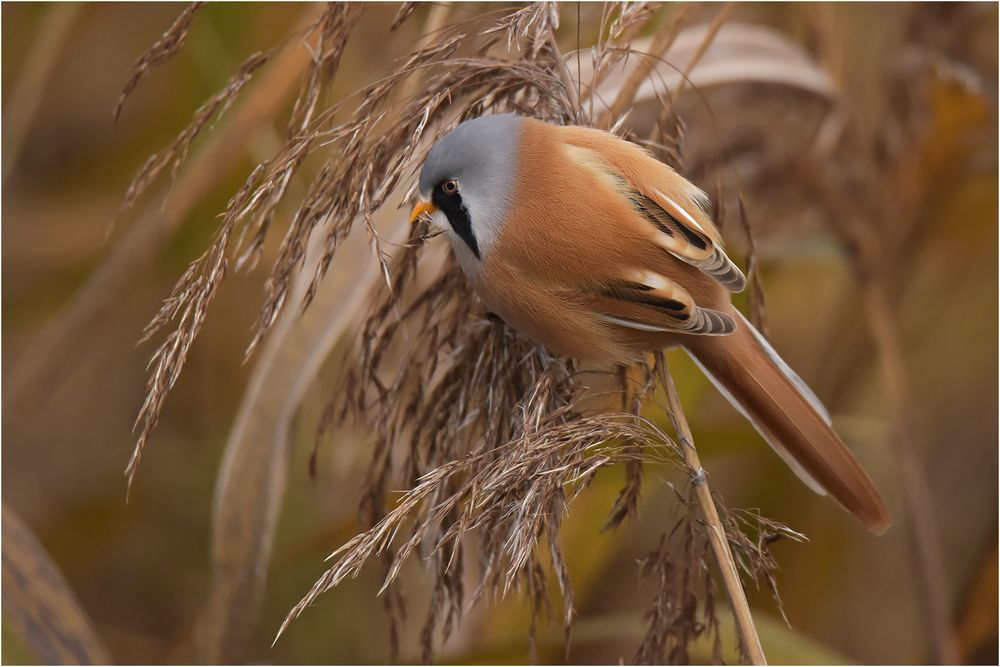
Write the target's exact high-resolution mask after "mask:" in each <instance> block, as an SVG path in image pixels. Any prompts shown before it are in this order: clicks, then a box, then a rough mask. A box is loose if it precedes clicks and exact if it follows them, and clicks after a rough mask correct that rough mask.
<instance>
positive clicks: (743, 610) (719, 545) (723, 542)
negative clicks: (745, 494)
mask: <svg viewBox="0 0 1000 667" xmlns="http://www.w3.org/2000/svg"><path fill="white" fill-rule="evenodd" d="M663 378H664V383H663V384H664V387H665V388H666V391H667V402H668V405H669V407H670V420H671V421H672V422H673V424H674V431H676V433H677V440H678V441H679V442H680V445H681V450H682V451H683V453H684V461H685V462H686V463H687V464H688V466H690V468H691V470H694V471H695V478H694V480H693V483H694V485H695V491H696V496H697V498H698V505H700V506H701V511H702V513H703V514H704V515H705V523H706V526H705V529H706V531H707V533H708V540H709V542H710V543H711V545H712V552H713V553H714V554H715V559H716V561H718V563H719V573H720V574H721V575H722V583H723V585H724V586H725V588H726V595H728V596H729V603H730V604H731V605H732V607H733V616H734V617H735V619H736V629H737V631H738V633H739V636H740V642H742V644H743V648H744V649H746V652H747V655H748V656H749V657H750V664H753V665H766V664H767V659H766V658H765V657H764V649H763V647H762V646H761V645H760V637H758V636H757V628H756V626H754V623H753V617H752V616H751V615H750V606H749V604H747V596H746V593H744V592H743V584H742V583H741V582H740V575H739V573H738V572H737V571H736V563H735V561H734V560H733V554H732V552H731V551H730V550H729V541H728V540H727V539H726V531H725V529H724V528H723V527H722V521H721V520H720V519H719V512H718V510H717V509H716V508H715V501H714V500H713V499H712V489H711V488H709V486H708V477H707V476H706V474H705V469H704V468H702V467H701V460H700V459H699V458H698V450H696V449H695V447H694V438H693V437H692V436H691V428H690V427H689V426H688V423H687V417H685V416H684V409H683V408H682V407H681V401H680V398H679V397H678V396H677V388H676V387H675V386H674V379H673V377H672V376H671V374H670V372H669V370H668V371H667V372H666V373H664V374H663Z"/></svg>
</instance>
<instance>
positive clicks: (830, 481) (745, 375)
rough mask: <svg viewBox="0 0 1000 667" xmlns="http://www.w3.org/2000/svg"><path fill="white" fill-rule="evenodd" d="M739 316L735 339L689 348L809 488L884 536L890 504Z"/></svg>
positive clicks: (815, 402)
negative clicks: (886, 505) (828, 497)
mask: <svg viewBox="0 0 1000 667" xmlns="http://www.w3.org/2000/svg"><path fill="white" fill-rule="evenodd" d="M738 319H739V326H738V328H737V330H736V331H735V332H734V333H733V334H731V335H729V336H712V337H700V336H695V337H692V340H691V342H690V343H689V344H688V346H687V349H688V351H689V352H690V353H691V355H692V356H693V357H694V359H695V361H696V362H697V363H698V365H699V366H700V367H701V368H702V370H704V371H705V374H706V375H708V377H709V378H710V379H711V380H712V382H713V383H714V384H715V385H716V387H718V388H719V390H720V391H721V393H722V394H723V395H724V396H725V397H726V398H727V399H728V400H729V401H730V402H731V403H732V404H733V405H734V406H735V407H736V408H737V409H738V410H739V411H740V412H741V413H743V414H744V415H745V416H746V417H747V418H748V419H749V420H750V422H751V423H753V425H754V427H755V428H756V429H757V430H758V431H759V432H760V434H761V435H762V436H763V437H764V439H765V440H767V442H768V444H770V445H771V447H772V448H773V449H774V450H775V451H776V452H777V453H778V454H779V455H780V456H781V457H782V458H783V459H784V460H785V462H786V463H787V464H788V466H789V467H790V468H791V469H792V470H793V471H794V472H795V473H796V474H797V475H798V476H799V478H800V479H802V481H803V482H805V483H806V485H807V486H809V487H810V488H811V489H813V490H814V491H816V492H818V493H821V494H829V495H830V496H832V497H833V498H834V500H836V501H837V502H838V503H839V504H840V505H842V506H843V507H844V508H845V509H846V510H847V511H849V512H851V513H852V514H854V515H855V516H856V517H857V518H858V519H860V520H861V521H862V522H863V523H864V524H865V526H867V527H868V529H869V530H871V531H872V532H873V533H876V534H882V533H884V532H885V531H886V529H887V528H888V527H889V525H890V524H891V523H892V519H891V517H890V516H889V512H888V510H887V509H886V507H885V503H884V502H883V500H882V497H881V496H880V495H879V492H878V490H877V489H876V488H875V485H874V484H872V481H871V479H870V478H869V477H868V475H867V474H866V473H865V471H864V470H863V469H862V468H861V465H860V464H859V463H858V461H857V459H856V458H854V455H853V454H852V453H851V451H850V450H849V449H848V448H847V446H846V445H845V444H844V443H843V442H842V441H841V440H840V438H839V437H838V436H837V434H836V433H835V432H834V431H833V429H832V428H831V426H830V418H829V415H828V414H827V412H826V409H825V408H824V407H823V406H822V404H821V403H820V402H819V399H817V398H816V396H815V394H813V392H812V391H811V390H810V389H809V388H808V387H807V386H806V385H805V383H804V382H802V380H801V379H800V378H799V377H798V375H796V374H795V373H794V372H793V371H792V370H791V369H790V368H789V367H788V365H787V364H786V363H785V362H784V361H783V360H782V359H781V358H780V357H779V356H778V355H777V353H776V352H775V351H774V349H773V348H772V347H771V346H770V345H769V344H768V343H767V341H766V340H765V339H764V338H763V336H761V335H760V334H759V333H758V332H757V330H756V329H754V328H753V325H751V324H750V323H749V322H748V321H747V320H746V319H745V318H743V317H742V316H739V317H738Z"/></svg>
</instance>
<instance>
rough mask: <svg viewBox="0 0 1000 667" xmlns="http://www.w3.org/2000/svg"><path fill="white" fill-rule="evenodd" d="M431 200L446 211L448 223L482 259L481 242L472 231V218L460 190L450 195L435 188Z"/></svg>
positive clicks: (477, 257) (473, 252) (478, 257)
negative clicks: (480, 252) (480, 254)
mask: <svg viewBox="0 0 1000 667" xmlns="http://www.w3.org/2000/svg"><path fill="white" fill-rule="evenodd" d="M431 201H432V202H433V203H434V205H435V206H437V207H438V208H439V209H440V210H442V211H444V215H445V217H447V218H448V224H449V225H451V228H452V229H454V230H455V233H456V234H458V236H459V238H461V239H462V241H464V242H465V245H467V246H469V250H471V251H472V254H473V255H475V256H476V259H482V257H480V256H479V242H478V241H476V235H475V234H473V233H472V220H471V219H470V218H469V211H468V209H467V208H465V205H464V204H463V203H462V195H461V194H459V193H458V192H456V193H454V194H451V195H449V194H446V193H444V192H442V191H441V190H440V189H439V188H435V189H434V192H433V193H432V194H431Z"/></svg>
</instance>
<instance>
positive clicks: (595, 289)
mask: <svg viewBox="0 0 1000 667" xmlns="http://www.w3.org/2000/svg"><path fill="white" fill-rule="evenodd" d="M578 298H579V299H580V300H581V301H583V305H584V306H585V307H586V308H587V309H589V310H591V311H593V312H596V313H598V314H599V316H600V318H601V319H603V320H604V321H605V322H608V323H609V324H615V325H618V326H623V327H625V328H628V329H633V330H636V331H647V332H663V333H686V334H702V335H716V336H718V335H726V334H730V333H732V332H733V331H734V330H735V329H736V323H735V322H734V321H733V318H732V317H730V316H729V315H728V314H726V313H723V312H720V311H718V310H713V309H711V308H706V307H703V306H699V305H698V304H697V303H696V302H695V299H694V297H693V296H692V295H691V293H690V292H688V291H687V290H685V289H684V288H683V287H681V286H680V285H679V284H677V283H676V282H674V281H673V280H670V279H669V278H667V277H666V276H663V275H661V274H658V273H653V272H650V271H636V272H634V273H633V274H632V275H629V276H626V277H625V278H619V277H617V276H615V277H611V278H598V279H597V280H595V283H594V284H593V286H590V287H588V289H586V290H585V291H583V292H582V293H581V294H580V295H579V296H578Z"/></svg>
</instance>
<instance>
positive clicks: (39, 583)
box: [2, 505, 111, 665]
mask: <svg viewBox="0 0 1000 667" xmlns="http://www.w3.org/2000/svg"><path fill="white" fill-rule="evenodd" d="M2 525H3V617H4V635H5V641H7V640H8V637H6V635H7V634H8V633H10V638H11V639H15V640H16V641H17V642H18V643H20V644H21V645H22V646H23V647H24V648H25V649H27V651H28V652H29V653H30V654H31V658H32V659H34V660H37V661H38V662H39V663H40V664H50V665H67V664H75V665H88V664H89V665H100V664H105V665H106V664H109V663H110V662H111V657H110V656H109V655H108V650H107V649H106V648H105V647H104V644H103V643H102V642H101V639H100V637H98V636H97V634H96V633H95V632H94V627H93V623H92V622H91V620H90V618H89V617H88V615H87V613H86V611H85V610H84V609H83V607H82V606H81V605H80V601H79V600H78V599H77V597H76V595H75V594H74V593H73V591H72V589H71V588H70V587H69V584H68V583H67V582H66V579H65V577H63V574H62V572H60V571H59V568H58V566H57V565H56V563H55V562H53V560H52V558H51V556H49V554H48V553H47V552H46V551H45V547H44V546H42V544H41V543H40V542H39V541H38V538H37V537H35V535H34V533H32V532H31V529H30V528H29V527H28V526H26V525H25V524H24V522H22V521H21V518H20V517H19V516H18V515H17V514H16V513H15V512H14V511H13V510H11V509H9V508H8V507H7V506H6V505H4V506H3V521H2ZM5 652H6V650H5Z"/></svg>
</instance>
